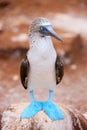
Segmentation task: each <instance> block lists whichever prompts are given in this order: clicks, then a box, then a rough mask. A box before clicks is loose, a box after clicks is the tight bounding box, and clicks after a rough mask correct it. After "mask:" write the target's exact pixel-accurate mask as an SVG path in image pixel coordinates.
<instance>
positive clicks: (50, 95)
mask: <svg viewBox="0 0 87 130" xmlns="http://www.w3.org/2000/svg"><path fill="white" fill-rule="evenodd" d="M52 98H53V90H49V98H48V101H49V102H52Z"/></svg>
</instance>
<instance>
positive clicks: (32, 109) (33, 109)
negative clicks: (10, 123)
mask: <svg viewBox="0 0 87 130" xmlns="http://www.w3.org/2000/svg"><path fill="white" fill-rule="evenodd" d="M41 110H42V103H41V102H38V101H32V102H31V104H30V105H29V106H27V107H26V108H25V109H24V111H23V112H22V113H21V116H20V118H32V117H34V116H35V115H36V114H37V113H38V112H39V111H41Z"/></svg>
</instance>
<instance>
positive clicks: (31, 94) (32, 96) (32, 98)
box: [30, 90, 35, 102]
mask: <svg viewBox="0 0 87 130" xmlns="http://www.w3.org/2000/svg"><path fill="white" fill-rule="evenodd" d="M30 98H31V101H32V102H33V101H35V98H34V92H33V90H30Z"/></svg>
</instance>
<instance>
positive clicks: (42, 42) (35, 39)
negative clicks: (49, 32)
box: [30, 35, 54, 50]
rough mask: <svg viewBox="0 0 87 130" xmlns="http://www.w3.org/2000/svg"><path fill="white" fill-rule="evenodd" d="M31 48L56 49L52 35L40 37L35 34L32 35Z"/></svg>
mask: <svg viewBox="0 0 87 130" xmlns="http://www.w3.org/2000/svg"><path fill="white" fill-rule="evenodd" d="M30 48H36V49H44V50H45V49H48V48H49V49H54V47H53V43H52V40H51V37H50V36H45V37H40V36H39V35H34V36H31V37H30Z"/></svg>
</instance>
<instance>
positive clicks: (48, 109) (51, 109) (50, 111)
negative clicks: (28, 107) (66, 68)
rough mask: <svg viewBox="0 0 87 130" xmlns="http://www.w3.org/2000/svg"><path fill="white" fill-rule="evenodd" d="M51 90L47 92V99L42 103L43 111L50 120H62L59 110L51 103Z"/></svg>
mask: <svg viewBox="0 0 87 130" xmlns="http://www.w3.org/2000/svg"><path fill="white" fill-rule="evenodd" d="M52 97H53V90H49V98H48V101H47V102H44V103H43V110H44V112H45V113H46V114H47V115H48V117H49V118H50V119H51V120H62V119H63V118H64V117H63V114H62V111H61V109H60V108H59V107H58V106H56V105H55V104H54V103H53V102H52Z"/></svg>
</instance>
